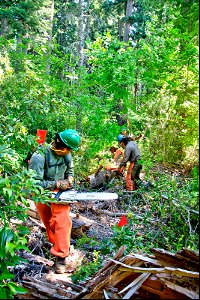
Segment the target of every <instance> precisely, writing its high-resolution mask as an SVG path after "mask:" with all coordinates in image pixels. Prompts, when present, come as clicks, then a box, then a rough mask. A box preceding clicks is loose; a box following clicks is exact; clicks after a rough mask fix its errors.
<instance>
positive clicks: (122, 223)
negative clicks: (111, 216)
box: [117, 215, 128, 227]
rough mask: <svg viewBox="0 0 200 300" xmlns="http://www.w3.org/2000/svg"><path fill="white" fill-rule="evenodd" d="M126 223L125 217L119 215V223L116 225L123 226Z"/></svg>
mask: <svg viewBox="0 0 200 300" xmlns="http://www.w3.org/2000/svg"><path fill="white" fill-rule="evenodd" d="M126 224H128V220H127V218H126V217H125V216H124V215H123V216H122V217H121V220H120V221H119V223H118V224H117V226H118V227H121V226H124V225H126Z"/></svg>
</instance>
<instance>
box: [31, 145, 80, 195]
mask: <svg viewBox="0 0 200 300" xmlns="http://www.w3.org/2000/svg"><path fill="white" fill-rule="evenodd" d="M46 151H48V153H49V154H48V161H47V152H46ZM66 156H67V159H65V158H64V156H58V155H56V154H55V153H54V151H53V150H51V148H50V147H48V148H47V149H46V150H45V151H44V153H41V152H34V153H33V155H32V157H31V159H30V164H29V169H32V170H34V171H35V172H36V177H35V179H36V180H37V183H38V185H40V186H42V187H43V188H44V189H49V190H54V189H56V181H57V180H63V179H65V178H68V177H69V176H72V177H74V165H73V159H72V156H71V154H68V155H66Z"/></svg>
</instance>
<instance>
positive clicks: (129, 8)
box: [124, 0, 133, 42]
mask: <svg viewBox="0 0 200 300" xmlns="http://www.w3.org/2000/svg"><path fill="white" fill-rule="evenodd" d="M132 11H133V0H128V1H127V5H126V23H125V28H124V42H128V40H129V33H130V27H131V24H130V20H129V17H130V16H131V15H132Z"/></svg>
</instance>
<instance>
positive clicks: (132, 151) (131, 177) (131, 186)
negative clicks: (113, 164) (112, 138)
mask: <svg viewBox="0 0 200 300" xmlns="http://www.w3.org/2000/svg"><path fill="white" fill-rule="evenodd" d="M117 139H118V142H119V144H120V146H121V147H122V148H123V149H125V151H124V157H123V158H122V160H121V161H120V164H119V167H118V169H117V172H118V173H121V172H123V171H124V169H125V168H126V165H127V162H130V164H129V167H128V171H127V175H126V190H127V191H133V190H136V189H137V185H136V180H140V178H139V174H140V170H141V169H142V165H141V164H139V160H140V158H141V153H140V150H139V148H138V146H137V144H136V142H134V141H133V140H132V138H130V137H127V136H125V135H123V134H119V135H118V137H117Z"/></svg>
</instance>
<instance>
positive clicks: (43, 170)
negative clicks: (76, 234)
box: [29, 129, 80, 273]
mask: <svg viewBox="0 0 200 300" xmlns="http://www.w3.org/2000/svg"><path fill="white" fill-rule="evenodd" d="M79 144H80V136H79V134H78V132H77V131H76V130H73V129H66V130H64V131H62V132H59V133H57V134H56V136H55V139H54V141H53V142H52V143H51V144H50V146H48V147H47V148H46V149H45V151H44V153H41V152H40V153H39V152H35V153H34V154H33V156H32V157H31V159H30V165H29V168H30V169H32V170H34V171H35V172H36V180H37V184H38V185H40V186H42V187H43V188H44V189H48V190H51V191H53V190H62V191H64V190H67V189H68V188H70V187H71V186H72V184H73V180H74V168H73V159H72V156H71V151H72V150H78V146H79ZM36 207H37V210H38V213H39V215H40V218H41V220H42V222H43V223H44V225H45V227H46V232H47V236H48V240H49V242H50V243H52V244H53V245H52V247H51V250H50V252H51V254H53V255H54V256H55V257H56V262H55V272H56V273H65V272H66V271H67V257H68V256H69V254H70V238H71V229H72V220H71V218H70V216H69V212H70V206H69V205H65V204H64V205H63V204H57V203H51V204H49V205H47V204H42V203H41V202H38V204H36Z"/></svg>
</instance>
